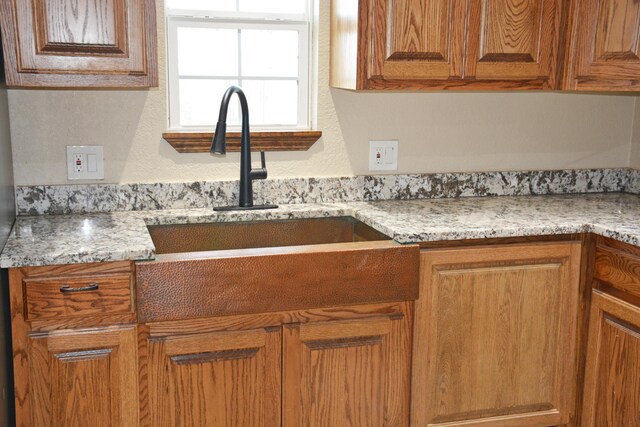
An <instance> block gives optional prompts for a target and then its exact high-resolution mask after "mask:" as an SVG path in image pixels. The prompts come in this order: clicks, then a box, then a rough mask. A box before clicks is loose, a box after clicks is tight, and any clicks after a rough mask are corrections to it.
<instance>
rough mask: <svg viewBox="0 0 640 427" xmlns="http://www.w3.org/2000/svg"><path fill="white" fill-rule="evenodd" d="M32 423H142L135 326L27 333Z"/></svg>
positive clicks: (84, 424) (66, 424)
mask: <svg viewBox="0 0 640 427" xmlns="http://www.w3.org/2000/svg"><path fill="white" fill-rule="evenodd" d="M27 348H28V350H27V351H28V365H29V366H28V373H29V380H28V381H29V394H28V398H29V403H30V405H29V407H30V408H31V409H30V421H28V420H24V419H23V420H20V421H21V422H24V423H26V424H25V425H33V426H65V427H67V426H69V427H71V426H77V427H83V426H92V427H100V426H105V427H107V426H137V425H138V369H137V367H138V358H137V338H136V328H135V327H134V326H131V327H113V328H103V329H100V330H97V331H96V330H88V331H71V332H69V331H61V332H51V333H48V334H46V333H43V334H36V333H33V334H31V335H30V336H29V339H28V347H27Z"/></svg>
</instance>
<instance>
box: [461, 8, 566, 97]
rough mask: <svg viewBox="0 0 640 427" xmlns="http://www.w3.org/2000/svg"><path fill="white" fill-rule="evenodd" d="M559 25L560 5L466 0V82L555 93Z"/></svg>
mask: <svg viewBox="0 0 640 427" xmlns="http://www.w3.org/2000/svg"><path fill="white" fill-rule="evenodd" d="M561 21H562V20H561V3H560V1H559V0H471V7H470V9H469V32H468V34H469V38H468V41H467V43H468V44H467V55H466V64H465V78H467V79H469V78H475V79H477V80H529V81H530V82H529V83H523V85H524V86H530V87H531V88H554V87H555V86H556V81H557V70H558V67H557V65H558V47H559V45H560V34H561Z"/></svg>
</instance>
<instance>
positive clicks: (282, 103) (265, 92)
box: [242, 80, 298, 126]
mask: <svg viewBox="0 0 640 427" xmlns="http://www.w3.org/2000/svg"><path fill="white" fill-rule="evenodd" d="M242 90H243V91H244V93H245V95H246V96H247V102H248V104H249V118H250V119H249V123H250V124H251V125H252V126H255V125H258V126H260V125H297V124H298V82H297V81H296V80H244V81H243V82H242Z"/></svg>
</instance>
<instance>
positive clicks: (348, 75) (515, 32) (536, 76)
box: [330, 0, 564, 90]
mask: <svg viewBox="0 0 640 427" xmlns="http://www.w3.org/2000/svg"><path fill="white" fill-rule="evenodd" d="M331 5H332V10H331V25H332V27H331V81H330V84H331V86H333V87H340V88H346V89H355V90H360V89H413V90H419V89H456V88H458V89H549V88H555V87H556V86H557V81H558V72H559V69H558V57H559V47H560V40H561V36H562V13H563V5H564V2H562V1H560V0H526V1H521V0H415V1H409V0H402V1H393V2H391V1H387V0H360V1H358V2H355V1H350V0H332V3H331Z"/></svg>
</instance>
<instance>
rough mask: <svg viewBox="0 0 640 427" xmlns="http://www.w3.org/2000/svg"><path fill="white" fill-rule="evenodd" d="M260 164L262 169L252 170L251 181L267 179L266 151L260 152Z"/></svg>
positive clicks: (250, 173)
mask: <svg viewBox="0 0 640 427" xmlns="http://www.w3.org/2000/svg"><path fill="white" fill-rule="evenodd" d="M260 163H261V165H262V167H261V168H260V169H252V170H251V171H250V172H249V177H250V178H251V180H254V179H267V162H266V160H265V157H264V151H261V152H260Z"/></svg>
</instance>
